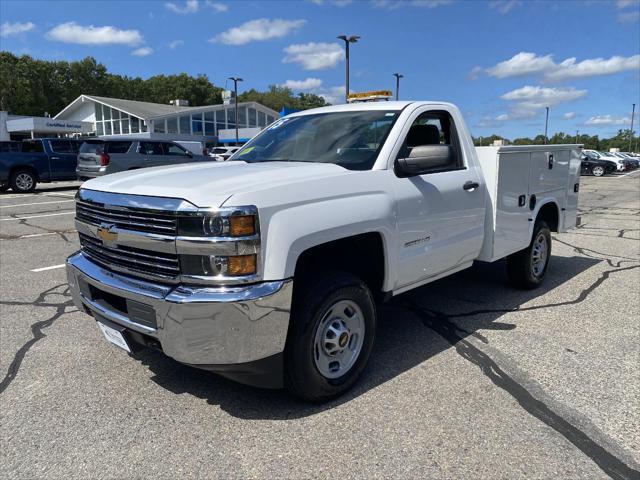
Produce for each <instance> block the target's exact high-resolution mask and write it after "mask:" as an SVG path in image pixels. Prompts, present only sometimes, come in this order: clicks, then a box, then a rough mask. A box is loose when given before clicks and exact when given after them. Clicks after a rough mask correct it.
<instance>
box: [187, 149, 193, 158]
mask: <svg viewBox="0 0 640 480" xmlns="http://www.w3.org/2000/svg"><path fill="white" fill-rule="evenodd" d="M185 155H186V156H187V157H189V158H193V153H191V152H190V151H189V150H187V151H186V152H185Z"/></svg>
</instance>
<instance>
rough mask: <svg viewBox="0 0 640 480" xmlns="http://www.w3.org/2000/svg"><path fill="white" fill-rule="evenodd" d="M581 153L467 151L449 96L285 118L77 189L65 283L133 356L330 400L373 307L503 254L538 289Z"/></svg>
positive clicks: (357, 355)
mask: <svg viewBox="0 0 640 480" xmlns="http://www.w3.org/2000/svg"><path fill="white" fill-rule="evenodd" d="M580 150H581V148H580V146H579V145H541V146H513V147H512V146H508V147H480V148H477V149H476V148H475V147H474V146H473V142H472V139H471V135H470V133H469V130H468V128H467V126H466V124H465V122H464V120H463V118H462V115H461V114H460V111H459V110H458V108H457V107H455V106H454V105H452V104H449V103H439V102H380V103H361V104H351V105H337V106H330V107H323V108H319V109H314V110H307V111H304V112H299V113H294V114H292V115H288V116H287V117H284V118H281V119H280V120H278V121H276V122H275V123H274V124H272V125H271V126H269V127H268V128H266V129H265V130H264V131H263V132H261V133H260V134H259V135H257V136H256V137H255V138H254V139H252V140H251V141H250V142H248V143H247V144H246V145H245V146H244V147H242V148H241V149H240V150H239V151H238V152H236V153H235V154H234V155H233V156H232V157H231V158H230V159H229V160H228V161H226V162H219V163H217V162H216V163H199V164H189V165H176V166H171V167H160V168H150V169H145V170H139V171H135V172H123V173H117V174H114V175H110V176H108V177H103V178H99V179H94V180H90V181H88V182H86V183H85V184H84V185H83V186H82V188H81V189H80V191H79V193H78V196H77V203H76V215H77V216H76V228H77V230H78V232H79V236H80V244H81V250H80V251H78V252H76V253H75V254H73V255H72V256H70V257H69V258H68V259H67V276H68V281H69V286H70V291H71V293H72V297H73V299H74V302H75V304H76V305H77V306H78V308H80V309H81V310H82V311H84V312H86V313H88V314H90V315H92V316H93V317H94V318H95V320H97V324H98V326H99V328H100V329H101V330H102V332H103V334H104V336H105V338H106V339H107V340H109V341H110V342H112V343H114V344H115V345H117V346H119V347H121V348H122V349H124V350H126V351H128V352H134V351H135V350H137V349H139V348H144V347H151V348H156V349H159V350H161V351H163V352H164V353H165V354H166V355H168V356H170V357H173V358H174V359H176V360H177V361H179V362H182V363H185V364H189V365H192V366H195V367H198V368H202V369H207V370H211V371H214V372H218V373H219V374H221V375H224V376H226V377H229V378H232V379H235V380H238V381H241V382H244V383H247V384H250V385H256V386H263V387H270V388H281V387H285V388H286V389H287V390H289V391H290V392H292V393H293V394H295V395H297V396H299V397H301V398H303V399H306V400H309V401H316V402H320V401H326V400H329V399H331V398H334V397H336V396H338V395H340V394H342V393H343V392H345V391H346V390H347V389H348V388H350V387H351V386H352V385H353V384H354V383H355V382H356V380H357V379H358V377H359V376H360V375H361V374H362V372H363V370H364V368H365V366H366V364H367V362H368V360H369V356H370V353H371V351H372V347H373V344H374V339H375V335H376V322H377V317H378V309H377V305H379V304H380V303H381V302H384V301H386V300H388V299H390V298H391V297H393V296H395V295H398V294H401V293H403V292H406V291H409V290H412V289H415V288H417V287H420V286H422V285H425V284H427V283H429V282H433V281H435V280H438V279H439V278H443V277H445V276H447V275H451V274H453V273H455V272H458V271H460V270H462V269H465V268H468V267H470V266H471V265H472V264H473V262H475V261H485V262H494V261H496V260H499V259H501V258H505V257H506V258H507V262H506V265H507V275H508V277H509V279H510V280H511V282H512V283H513V284H514V285H515V286H517V287H519V288H535V287H537V286H539V285H540V284H541V283H542V282H543V280H544V277H545V274H546V272H547V269H548V265H549V261H550V258H551V232H564V231H566V230H567V229H570V228H572V227H574V226H575V225H576V221H577V217H576V215H577V205H578V190H579V181H580V177H579V175H580V154H581V152H580Z"/></svg>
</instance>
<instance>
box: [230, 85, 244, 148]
mask: <svg viewBox="0 0 640 480" xmlns="http://www.w3.org/2000/svg"><path fill="white" fill-rule="evenodd" d="M229 80H233V91H234V95H235V99H234V102H235V104H236V146H237V145H238V82H242V79H241V78H240V77H229Z"/></svg>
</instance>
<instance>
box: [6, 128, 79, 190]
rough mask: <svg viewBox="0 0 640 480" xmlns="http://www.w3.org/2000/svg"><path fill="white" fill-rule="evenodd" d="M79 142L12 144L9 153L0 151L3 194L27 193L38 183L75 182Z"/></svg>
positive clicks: (44, 140)
mask: <svg viewBox="0 0 640 480" xmlns="http://www.w3.org/2000/svg"><path fill="white" fill-rule="evenodd" d="M80 143H81V142H80V141H79V140H73V139H67V138H39V139H35V140H25V141H23V142H20V143H18V142H12V144H11V148H10V149H9V148H8V149H7V150H10V151H3V152H0V191H4V190H8V189H9V188H11V190H13V191H14V192H17V193H27V192H32V191H33V190H35V188H36V185H37V184H38V183H39V182H45V183H46V182H54V181H64V180H76V162H77V157H78V150H79V148H80ZM16 150H17V151H16Z"/></svg>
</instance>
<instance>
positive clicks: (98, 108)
mask: <svg viewBox="0 0 640 480" xmlns="http://www.w3.org/2000/svg"><path fill="white" fill-rule="evenodd" d="M95 107H96V120H98V121H99V120H102V104H101V103H96V104H95Z"/></svg>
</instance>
